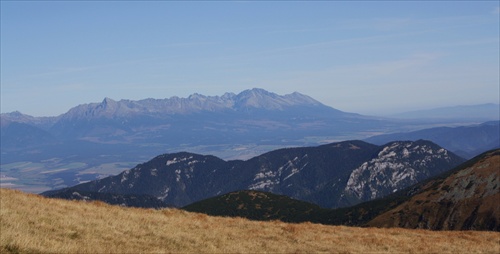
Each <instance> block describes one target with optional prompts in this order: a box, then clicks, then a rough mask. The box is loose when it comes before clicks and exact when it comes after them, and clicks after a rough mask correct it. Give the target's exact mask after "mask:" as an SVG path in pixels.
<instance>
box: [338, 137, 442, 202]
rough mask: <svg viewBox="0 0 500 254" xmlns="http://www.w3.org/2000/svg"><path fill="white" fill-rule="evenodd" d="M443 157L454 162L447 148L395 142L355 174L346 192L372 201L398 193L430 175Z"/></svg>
mask: <svg viewBox="0 0 500 254" xmlns="http://www.w3.org/2000/svg"><path fill="white" fill-rule="evenodd" d="M412 157H413V159H411V158H412ZM415 158H418V159H415ZM440 158H442V159H445V160H446V159H448V160H449V159H450V158H449V157H448V152H447V151H446V150H445V149H439V150H434V149H433V148H432V147H430V146H427V145H417V144H415V143H412V142H394V143H392V144H391V145H389V146H387V147H385V148H384V149H383V150H382V151H381V152H380V153H379V154H378V156H377V157H376V158H374V159H372V160H370V161H368V162H365V163H363V164H362V165H361V166H360V167H358V168H356V169H355V170H354V171H353V172H352V173H351V175H350V176H349V180H348V182H347V186H346V188H345V190H344V191H345V192H344V193H345V194H347V195H351V196H354V197H357V198H359V199H361V200H370V199H375V198H378V197H382V196H384V195H386V194H387V193H386V192H389V193H391V192H396V191H398V190H399V189H401V188H403V186H408V185H411V184H415V183H417V182H418V177H419V176H420V175H429V171H428V170H427V166H428V164H429V163H430V162H431V161H433V160H435V159H440ZM412 161H413V162H412Z"/></svg>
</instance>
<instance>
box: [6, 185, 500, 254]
mask: <svg viewBox="0 0 500 254" xmlns="http://www.w3.org/2000/svg"><path fill="white" fill-rule="evenodd" d="M0 197H1V200H0V202H1V203H0V226H1V231H0V252H1V253H179V252H184V253H186V252H187V253H191V252H192V253H194V252H196V253H200V252H201V253H222V252H225V253H321V252H324V253H374V252H377V253H394V252H398V253H401V252H405V253H474V252H475V253H500V233H498V232H474V231H467V232H458V231H454V232H452V231H444V232H437V231H425V230H408V229H377V228H354V227H338V226H324V225H317V224H311V223H302V224H287V223H283V222H278V221H273V222H256V221H248V220H245V219H240V218H220V217H210V216H207V215H203V214H196V213H188V212H184V211H180V210H176V209H165V210H145V209H136V208H123V207H117V206H110V205H107V204H104V203H102V202H91V203H85V202H77V201H66V200H57V199H46V198H43V197H41V196H38V195H33V194H25V193H22V192H19V191H14V190H8V189H0Z"/></svg>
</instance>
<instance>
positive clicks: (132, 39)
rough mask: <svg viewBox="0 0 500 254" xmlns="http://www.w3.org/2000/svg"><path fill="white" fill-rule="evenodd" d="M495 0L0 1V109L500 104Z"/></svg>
mask: <svg viewBox="0 0 500 254" xmlns="http://www.w3.org/2000/svg"><path fill="white" fill-rule="evenodd" d="M499 12H500V10H499V2H498V1H483V2H481V1H470V2H466V1H456V2H455V1H442V2H435V1H414V2H396V1H387V2H376V1H366V2H364V1H354V2H347V1H346V2H343V1H331V2H325V1H318V2H299V1H294V2H281V1H277V2H252V1H247V2H225V1H224V2H169V1H151V2H130V1H108V2H97V1H80V2H73V1H51V2H43V1H36V2H35V1H26V2H14V1H1V90H0V92H1V112H2V113H5V112H11V111H15V110H19V111H21V112H22V113H25V114H30V115H35V116H55V115H59V114H62V113H64V112H66V111H67V110H69V109H70V108H71V107H73V106H76V105H78V104H83V103H90V102H100V101H101V100H102V99H103V98H104V97H110V98H112V99H115V100H119V99H133V100H137V99H144V98H158V99H159V98H169V97H172V96H179V97H187V96H189V95H190V94H192V93H200V94H204V95H222V94H223V93H225V92H234V93H239V92H241V91H243V90H245V89H250V88H254V87H259V88H263V89H266V90H268V91H271V92H275V93H278V94H288V93H292V92H294V91H298V92H301V93H303V94H306V95H309V96H311V97H313V98H315V99H317V100H319V101H321V102H322V103H324V104H326V105H329V106H332V107H334V108H337V109H340V110H343V111H348V112H356V113H362V114H375V115H382V114H388V113H394V112H401V111H407V110H415V109H427V108H432V107H440V106H452V105H467V104H479V103H490V102H493V103H499V100H500V98H499V97H500V83H499V82H500V81H499V76H500V73H499V69H500V66H499V65H500V59H499V58H500V50H499V43H500V39H499V37H500V34H499V33H500V28H499V23H500V14H499Z"/></svg>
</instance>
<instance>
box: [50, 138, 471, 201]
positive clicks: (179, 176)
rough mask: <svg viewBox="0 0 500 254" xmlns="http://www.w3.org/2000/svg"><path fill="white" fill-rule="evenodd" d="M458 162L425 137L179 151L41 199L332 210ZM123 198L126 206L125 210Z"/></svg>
mask: <svg viewBox="0 0 500 254" xmlns="http://www.w3.org/2000/svg"><path fill="white" fill-rule="evenodd" d="M463 161H464V160H463V159H462V158H460V157H458V156H456V155H454V154H452V153H450V152H448V151H447V150H445V149H443V148H441V147H439V146H437V145H435V144H433V143H432V142H429V141H423V140H420V141H416V142H411V141H407V142H392V143H389V144H386V145H384V146H375V145H372V144H369V143H365V142H362V141H345V142H339V143H332V144H328V145H323V146H318V147H299V148H288V149H279V150H275V151H272V152H269V153H265V154H262V155H260V156H257V157H254V158H252V159H250V160H247V161H240V160H235V161H224V160H222V159H219V158H217V157H214V156H203V155H198V154H192V153H186V152H182V153H175V154H165V155H160V156H158V157H156V158H154V159H153V160H151V161H149V162H146V163H143V164H139V165H137V166H136V167H135V168H133V169H130V170H126V171H124V172H122V173H121V174H119V175H116V176H110V177H106V178H103V179H99V180H95V181H91V182H87V183H83V184H79V185H76V186H73V187H70V188H65V189H62V190H54V191H48V192H45V193H43V195H46V196H49V197H60V198H75V199H82V198H79V197H87V198H88V199H90V198H91V197H90V196H85V193H95V192H97V193H107V194H113V195H148V196H153V197H155V198H157V199H159V200H161V201H163V202H164V203H165V205H169V206H176V207H182V206H185V205H188V204H190V203H193V202H196V201H199V200H202V199H206V198H209V197H214V196H217V195H220V194H223V193H228V192H231V191H236V190H259V191H268V192H272V193H275V194H282V195H286V196H289V197H292V198H295V199H299V200H304V201H308V202H312V203H315V204H317V205H319V206H322V207H327V208H336V207H345V206H351V205H354V204H358V203H360V202H363V201H367V200H372V199H376V198H380V197H384V196H386V195H388V194H391V193H393V192H396V191H398V190H401V189H404V188H406V187H408V186H410V185H412V184H415V183H418V182H420V181H422V180H424V179H427V178H429V177H431V176H434V175H437V174H440V173H443V172H445V171H447V170H449V169H451V168H453V167H454V166H456V165H458V164H459V163H461V162H463ZM68 193H70V194H72V195H71V196H68ZM74 193H77V194H74ZM96 197H97V196H96ZM97 198H98V197H97ZM123 200H124V205H131V204H127V203H125V200H126V199H123ZM103 201H106V200H105V199H104V200H103ZM141 206H145V205H141Z"/></svg>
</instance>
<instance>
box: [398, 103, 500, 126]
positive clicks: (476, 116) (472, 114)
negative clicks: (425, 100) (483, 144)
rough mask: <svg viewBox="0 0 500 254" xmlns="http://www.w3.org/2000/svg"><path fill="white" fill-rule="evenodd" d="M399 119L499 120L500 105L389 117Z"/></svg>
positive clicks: (492, 104) (462, 106)
mask: <svg viewBox="0 0 500 254" xmlns="http://www.w3.org/2000/svg"><path fill="white" fill-rule="evenodd" d="M391 117H394V118H401V119H469V120H475V121H480V122H486V121H492V120H499V119H500V104H498V103H487V104H479V105H461V106H452V107H441V108H433V109H427V110H417V111H408V112H403V113H399V114H394V115H391Z"/></svg>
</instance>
